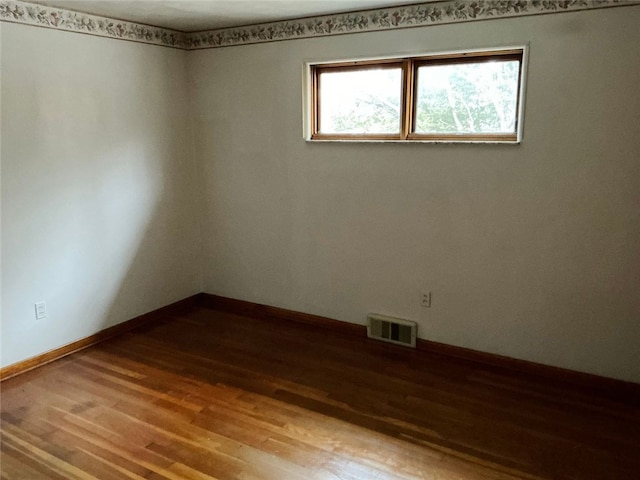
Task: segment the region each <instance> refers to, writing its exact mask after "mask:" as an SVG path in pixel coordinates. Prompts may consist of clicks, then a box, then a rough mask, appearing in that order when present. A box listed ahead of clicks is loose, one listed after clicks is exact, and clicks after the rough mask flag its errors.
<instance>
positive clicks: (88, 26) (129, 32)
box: [0, 0, 186, 49]
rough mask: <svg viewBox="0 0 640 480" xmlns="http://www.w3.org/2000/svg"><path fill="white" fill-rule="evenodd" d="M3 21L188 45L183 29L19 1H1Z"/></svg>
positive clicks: (151, 42)
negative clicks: (172, 28)
mask: <svg viewBox="0 0 640 480" xmlns="http://www.w3.org/2000/svg"><path fill="white" fill-rule="evenodd" d="M0 21H2V22H11V23H22V24H26V25H34V26H37V27H45V28H54V29H57V30H66V31H70V32H76V33H85V34H89V35H95V36H98V37H109V38H116V39H119V40H129V41H133V42H141V43H149V44H152V45H161V46H164V47H173V48H181V49H185V48H186V36H185V34H184V33H182V32H177V31H175V30H169V29H166V28H159V27H153V26H149V25H141V24H139V23H133V22H125V21H123V20H114V19H112V18H106V17H99V16H96V15H89V14H86V13H79V12H73V11H70V10H62V9H60V8H53V7H46V6H43V5H36V4H34V3H28V2H22V1H17V0H0Z"/></svg>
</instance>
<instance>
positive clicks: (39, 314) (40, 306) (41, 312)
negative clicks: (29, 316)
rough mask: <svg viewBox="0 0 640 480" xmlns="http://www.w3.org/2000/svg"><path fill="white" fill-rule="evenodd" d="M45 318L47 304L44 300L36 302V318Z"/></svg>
mask: <svg viewBox="0 0 640 480" xmlns="http://www.w3.org/2000/svg"><path fill="white" fill-rule="evenodd" d="M43 318H47V304H46V302H38V303H36V320H42V319H43Z"/></svg>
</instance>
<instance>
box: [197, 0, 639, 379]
mask: <svg viewBox="0 0 640 480" xmlns="http://www.w3.org/2000/svg"><path fill="white" fill-rule="evenodd" d="M639 24H640V7H627V8H617V9H608V10H600V11H591V12H580V13H567V14H562V15H544V16H537V17H524V18H516V19H505V20H499V21H488V22H477V23H467V24H457V25H446V26H438V27H428V28H417V29H409V30H401V31H389V32H379V33H367V34H360V35H349V36H340V37H327V38H317V39H308V40H297V41H285V42H278V43H271V44H261V45H252V46H242V47H230V48H222V49H214V50H203V51H195V52H189V53H188V54H187V56H188V65H189V73H190V79H191V84H192V85H191V86H192V89H193V90H192V91H193V104H192V113H193V115H194V122H195V123H194V133H195V138H196V139H197V141H196V152H197V158H198V160H199V162H200V163H201V168H202V169H203V171H202V177H203V179H204V183H205V185H204V187H205V192H206V193H205V195H206V199H205V208H204V210H203V212H202V214H203V218H204V222H203V241H204V250H205V262H204V288H205V291H207V292H209V293H215V294H220V295H225V296H230V297H235V298H240V299H245V300H250V301H254V302H259V303H265V304H269V305H274V306H279V307H284V308H290V309H294V310H300V311H304V312H308V313H313V314H319V315H325V316H328V317H332V318H336V319H340V320H344V321H347V322H353V323H364V322H365V319H366V314H367V313H368V312H377V313H382V314H388V315H394V316H399V317H404V318H408V319H413V320H416V321H418V323H419V336H420V337H422V338H426V339H431V340H435V341H439V342H444V343H448V344H453V345H460V346H463V347H469V348H473V349H477V350H481V351H486V352H492V353H497V354H502V355H507V356H512V357H516V358H522V359H526V360H531V361H535V362H540V363H544V364H550V365H556V366H560V367H566V368H570V369H575V370H580V371H585V372H591V373H595V374H600V375H606V376H610V377H615V378H619V379H625V380H633V381H636V382H640V349H639V348H638V345H640V294H639V292H638V287H639V286H640V248H639V246H640V136H639V135H638V121H639V118H640V117H639V113H638V112H640V90H639V89H638V78H640V64H639V63H638V62H637V61H636V59H637V58H640V41H639V40H640V33H639V30H638V28H637V26H638V25H639ZM524 43H529V44H530V48H531V50H530V61H529V78H528V86H527V97H526V110H525V125H524V140H523V142H522V144H521V145H518V146H510V145H497V146H496V145H427V144H412V145H397V144H339V143H329V144H310V143H306V142H304V141H303V138H302V127H301V119H302V101H301V66H302V64H303V62H304V61H305V60H326V59H348V58H352V57H358V56H373V55H385V54H395V53H408V54H416V53H423V52H437V51H442V50H445V51H446V50H456V49H465V48H478V47H496V46H503V45H507V46H508V45H513V44H516V45H519V44H524ZM423 289H424V290H431V291H432V292H433V306H432V308H430V309H426V308H422V307H420V305H419V294H420V291H421V290H423Z"/></svg>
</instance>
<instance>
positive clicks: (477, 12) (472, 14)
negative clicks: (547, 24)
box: [186, 0, 640, 50]
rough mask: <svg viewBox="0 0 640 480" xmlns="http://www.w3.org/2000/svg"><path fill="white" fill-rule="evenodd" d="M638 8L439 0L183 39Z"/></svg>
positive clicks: (611, 1)
mask: <svg viewBox="0 0 640 480" xmlns="http://www.w3.org/2000/svg"><path fill="white" fill-rule="evenodd" d="M637 4H640V1H639V0H475V1H468V0H467V1H465V0H441V1H438V2H434V3H425V4H419V5H406V6H401V7H390V8H383V9H377V10H365V11H359V12H349V13H344V14H337V15H325V16H321V17H312V18H302V19H296V20H290V21H281V22H273V23H262V24H258V25H250V26H246V27H235V28H224V29H219V30H209V31H205V32H195V33H188V34H187V38H186V41H187V49H188V50H197V49H203V48H219V47H228V46H233V45H248V44H252V43H265V42H277V41H282V40H293V39H299V38H313V37H325V36H331V35H345V34H350V33H363V32H377V31H381V30H397V29H402V28H415V27H427V26H431V25H443V24H447V23H460V22H473V21H478V20H495V19H498V18H508V17H521V16H527V15H541V14H548V13H560V12H570V11H580V10H591V9H596V8H606V7H618V6H627V5H637Z"/></svg>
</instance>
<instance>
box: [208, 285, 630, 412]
mask: <svg viewBox="0 0 640 480" xmlns="http://www.w3.org/2000/svg"><path fill="white" fill-rule="evenodd" d="M200 302H201V305H202V306H203V307H206V308H211V309H214V310H219V311H224V312H228V313H234V314H238V315H246V316H252V317H257V318H264V317H268V318H273V319H280V320H286V321H293V322H298V323H304V324H307V325H314V326H316V327H320V328H326V329H330V330H331V331H332V332H334V333H336V334H340V335H348V336H357V337H361V338H364V337H366V327H365V326H364V325H356V324H353V323H348V322H343V321H340V320H335V319H332V318H327V317H321V316H318V315H311V314H308V313H303V312H296V311H293V310H287V309H284V308H279V307H272V306H269V305H262V304H258V303H253V302H248V301H245V300H237V299H234V298H227V297H222V296H219V295H213V294H208V293H203V294H202V295H201V297H200ZM370 341H375V340H370ZM385 345H386V344H385ZM416 347H417V349H418V350H420V351H424V352H428V353H429V354H433V355H439V356H444V357H449V358H455V359H458V360H462V361H467V362H472V363H475V364H481V365H484V366H486V367H490V368H491V369H493V370H495V371H510V372H515V373H518V374H520V375H522V376H523V378H527V379H534V380H540V381H542V382H544V383H545V384H546V385H554V386H558V387H571V388H573V389H578V390H582V391H585V392H588V393H589V394H594V395H597V396H599V397H604V398H607V399H610V400H615V401H618V402H622V403H626V404H633V405H640V384H638V383H633V382H626V381H623V380H617V379H615V378H609V377H602V376H599V375H594V374H590V373H584V372H578V371H575V370H569V369H566V368H561V367H554V366H550V365H544V364H541V363H535V362H530V361H527V360H520V359H516V358H511V357H506V356H502V355H496V354H493V353H487V352H481V351H478V350H473V349H470V348H464V347H457V346H454V345H447V344H444V343H439V342H433V341H430V340H423V339H418V341H417V345H416ZM389 348H404V347H396V346H390V347H389Z"/></svg>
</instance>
